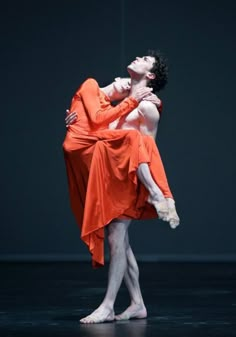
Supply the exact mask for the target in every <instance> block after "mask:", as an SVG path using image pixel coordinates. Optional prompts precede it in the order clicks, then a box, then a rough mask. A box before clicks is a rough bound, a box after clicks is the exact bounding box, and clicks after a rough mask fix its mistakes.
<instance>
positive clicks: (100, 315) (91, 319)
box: [80, 306, 115, 324]
mask: <svg viewBox="0 0 236 337" xmlns="http://www.w3.org/2000/svg"><path fill="white" fill-rule="evenodd" d="M114 319H115V314H114V311H113V310H110V309H107V308H104V307H101V306H100V307H99V308H97V309H96V310H94V311H93V312H92V313H91V314H90V315H88V316H86V317H84V318H82V319H81V320H80V323H83V324H95V323H104V322H111V321H114Z"/></svg>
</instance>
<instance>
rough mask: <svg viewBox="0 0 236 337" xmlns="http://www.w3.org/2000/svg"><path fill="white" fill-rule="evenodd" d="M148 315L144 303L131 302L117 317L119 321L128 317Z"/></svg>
mask: <svg viewBox="0 0 236 337" xmlns="http://www.w3.org/2000/svg"><path fill="white" fill-rule="evenodd" d="M146 317H147V310H146V308H145V306H144V305H143V304H131V305H130V306H129V307H128V308H127V309H126V310H125V311H124V312H122V313H121V314H120V315H116V316H115V319H116V320H117V321H123V320H128V319H132V318H133V319H134V318H135V319H141V318H146Z"/></svg>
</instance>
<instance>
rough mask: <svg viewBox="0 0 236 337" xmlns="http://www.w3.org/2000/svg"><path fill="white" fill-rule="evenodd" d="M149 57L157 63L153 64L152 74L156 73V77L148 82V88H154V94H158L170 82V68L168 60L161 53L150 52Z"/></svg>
mask: <svg viewBox="0 0 236 337" xmlns="http://www.w3.org/2000/svg"><path fill="white" fill-rule="evenodd" d="M147 55H148V56H152V57H154V58H155V60H156V62H155V63H154V64H153V67H152V69H151V70H150V72H151V73H154V74H155V75H156V77H155V78H154V79H153V80H150V81H149V82H148V84H147V85H148V87H151V88H153V92H158V91H160V90H161V89H164V87H165V86H166V84H167V82H168V66H167V62H166V59H165V58H164V57H163V56H162V54H161V53H160V52H159V51H155V50H148V53H147Z"/></svg>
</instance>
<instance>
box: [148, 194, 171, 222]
mask: <svg viewBox="0 0 236 337" xmlns="http://www.w3.org/2000/svg"><path fill="white" fill-rule="evenodd" d="M147 201H148V203H149V204H151V205H153V206H154V207H155V210H156V212H157V214H158V217H159V218H160V219H161V220H163V221H168V220H167V219H168V215H169V207H168V204H167V201H166V199H165V198H164V197H163V198H160V197H159V198H153V197H151V196H150V195H149V197H148V200H147Z"/></svg>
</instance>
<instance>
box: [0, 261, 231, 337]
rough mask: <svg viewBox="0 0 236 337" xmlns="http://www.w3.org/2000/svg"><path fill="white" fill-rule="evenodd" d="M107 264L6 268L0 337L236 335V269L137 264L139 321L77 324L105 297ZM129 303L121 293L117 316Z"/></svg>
mask: <svg viewBox="0 0 236 337" xmlns="http://www.w3.org/2000/svg"><path fill="white" fill-rule="evenodd" d="M107 267H108V265H107V264H106V266H105V267H104V268H102V269H99V270H93V269H92V268H91V265H90V264H89V263H84V262H83V263H79V262H76V263H75V262H72V263H65V262H57V263H55V262H54V263H52V262H48V263H38V262H37V263H32V262H31V263H1V264H0V336H1V337H15V336H22V337H28V336H33V337H39V336H43V337H46V336H48V337H49V336H50V337H54V336H55V337H60V336H66V337H76V336H82V337H93V336H96V337H106V336H107V337H119V336H121V337H146V336H148V337H149V336H152V337H169V336H173V337H178V336H181V337H185V336H186V337H191V336H196V337H201V336H202V337H211V336H212V337H218V336H222V337H233V336H234V337H235V336H236V264H234V263H211V264H209V263H192V264H191V263H160V262H159V263H139V267H140V282H141V287H142V291H143V297H144V300H145V303H146V306H147V309H148V318H147V319H141V320H132V321H127V322H125V321H123V322H115V323H113V322H112V323H103V324H95V325H82V324H79V318H81V317H83V316H85V315H87V314H89V313H90V312H91V311H92V310H93V309H95V308H96V307H97V306H98V305H99V303H100V301H101V300H102V298H103V295H104V292H105V287H106V277H107ZM128 304H129V298H128V293H127V290H126V289H125V288H124V286H123V287H122V288H121V290H120V292H119V294H118V298H117V302H116V307H115V310H116V313H120V312H121V311H122V310H124V309H125V308H126V307H127V306H128Z"/></svg>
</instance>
